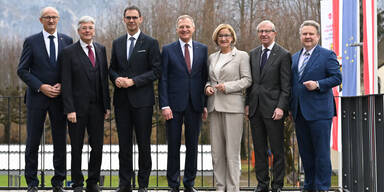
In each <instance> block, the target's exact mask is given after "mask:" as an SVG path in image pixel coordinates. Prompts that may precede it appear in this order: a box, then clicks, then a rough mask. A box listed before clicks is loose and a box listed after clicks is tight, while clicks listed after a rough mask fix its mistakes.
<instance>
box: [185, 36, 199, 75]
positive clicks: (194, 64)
mask: <svg viewBox="0 0 384 192" xmlns="http://www.w3.org/2000/svg"><path fill="white" fill-rule="evenodd" d="M192 45H193V47H192V49H193V61H192V66H191V67H192V69H191V74H192V73H193V72H194V71H196V70H197V68H198V66H197V65H198V62H197V60H198V57H199V54H198V52H199V50H200V47H199V45H198V44H197V43H195V41H192ZM184 63H185V60H184ZM185 68H187V64H185ZM187 71H188V69H187Z"/></svg>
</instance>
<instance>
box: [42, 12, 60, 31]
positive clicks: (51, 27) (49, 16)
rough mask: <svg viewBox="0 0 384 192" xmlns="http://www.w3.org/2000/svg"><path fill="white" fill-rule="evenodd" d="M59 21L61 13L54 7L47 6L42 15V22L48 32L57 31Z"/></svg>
mask: <svg viewBox="0 0 384 192" xmlns="http://www.w3.org/2000/svg"><path fill="white" fill-rule="evenodd" d="M58 22H59V13H57V11H56V10H54V9H52V8H46V9H45V10H44V13H43V14H42V16H41V17H40V23H41V24H43V28H44V30H45V31H46V32H48V33H50V34H53V33H55V31H56V26H57V23H58Z"/></svg>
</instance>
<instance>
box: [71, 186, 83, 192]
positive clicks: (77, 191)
mask: <svg viewBox="0 0 384 192" xmlns="http://www.w3.org/2000/svg"><path fill="white" fill-rule="evenodd" d="M73 192H83V187H75V188H74V189H73Z"/></svg>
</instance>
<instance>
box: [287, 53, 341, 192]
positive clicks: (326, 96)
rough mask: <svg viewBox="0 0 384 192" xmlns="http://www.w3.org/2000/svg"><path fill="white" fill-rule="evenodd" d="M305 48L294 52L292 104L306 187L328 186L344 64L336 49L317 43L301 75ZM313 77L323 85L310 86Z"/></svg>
mask: <svg viewBox="0 0 384 192" xmlns="http://www.w3.org/2000/svg"><path fill="white" fill-rule="evenodd" d="M301 52H302V50H301V51H299V52H297V53H295V54H294V55H293V56H292V97H291V103H290V108H291V112H292V115H293V117H294V120H295V126H296V135H297V141H298V144H299V151H300V156H301V160H302V162H303V167H304V173H305V182H304V189H308V190H328V188H329V187H330V184H331V172H332V167H331V160H330V132H331V123H332V117H334V116H336V105H335V100H334V97H333V92H332V88H333V87H335V86H337V85H340V84H341V80H342V77H341V72H340V65H339V63H338V61H337V58H336V55H335V53H334V52H332V51H330V50H327V49H324V48H322V47H320V46H316V47H315V49H314V51H313V52H312V54H311V56H310V58H309V61H308V63H307V65H306V67H305V69H304V71H303V74H302V75H301V76H299V73H298V64H299V59H300V55H301ZM309 80H313V81H318V83H319V88H318V89H317V90H314V91H309V90H307V88H306V87H305V86H304V85H303V82H305V81H309Z"/></svg>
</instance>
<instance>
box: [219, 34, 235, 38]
mask: <svg viewBox="0 0 384 192" xmlns="http://www.w3.org/2000/svg"><path fill="white" fill-rule="evenodd" d="M217 37H218V38H228V37H232V35H231V34H219V35H217Z"/></svg>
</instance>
